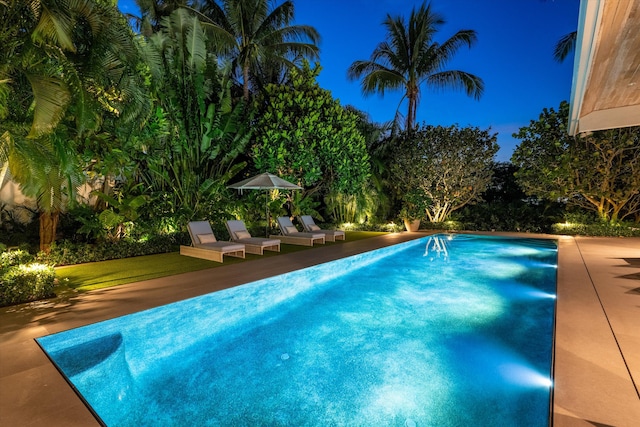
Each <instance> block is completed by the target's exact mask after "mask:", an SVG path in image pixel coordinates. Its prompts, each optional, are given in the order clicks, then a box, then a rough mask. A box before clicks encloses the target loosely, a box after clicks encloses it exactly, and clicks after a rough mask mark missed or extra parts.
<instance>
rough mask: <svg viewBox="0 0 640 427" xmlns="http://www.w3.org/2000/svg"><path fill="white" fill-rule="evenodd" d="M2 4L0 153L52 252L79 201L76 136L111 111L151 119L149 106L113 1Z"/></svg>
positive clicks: (130, 43) (130, 42)
mask: <svg viewBox="0 0 640 427" xmlns="http://www.w3.org/2000/svg"><path fill="white" fill-rule="evenodd" d="M2 6H3V7H1V8H0V21H2V22H1V23H0V25H1V26H2V31H0V64H1V65H0V118H2V119H3V120H2V121H0V133H1V134H2V138H1V139H0V151H1V152H2V157H4V158H6V159H7V160H8V164H9V166H10V168H11V172H12V175H13V177H14V178H15V179H16V181H17V182H18V183H19V184H20V185H21V187H22V189H23V190H24V192H25V194H29V195H32V196H34V197H35V198H36V200H37V201H38V208H39V209H40V213H41V215H40V225H41V227H40V229H41V235H40V246H41V248H42V249H44V250H46V249H47V248H48V246H49V244H50V243H51V242H52V241H53V239H55V235H56V224H57V221H56V218H57V215H59V213H60V212H61V211H62V210H63V209H64V207H65V204H66V203H68V202H70V201H72V200H73V198H74V196H73V191H74V188H73V187H74V185H76V183H77V179H76V178H78V174H79V172H80V170H81V169H80V165H79V162H78V161H77V152H75V150H76V149H77V147H78V142H79V141H81V140H83V139H84V138H86V137H87V136H89V135H91V134H92V133H95V132H97V131H98V129H99V128H100V127H101V124H102V122H103V120H104V117H105V115H112V116H117V117H118V118H119V119H120V120H121V121H131V120H133V119H134V118H140V117H143V116H144V115H145V113H146V112H147V111H148V110H149V108H148V107H149V102H148V99H147V98H146V97H145V96H144V95H145V94H144V90H143V85H142V79H141V78H140V76H139V75H138V74H137V72H136V66H137V65H138V62H137V61H138V55H137V53H138V51H137V47H136V44H135V43H134V38H133V34H132V32H131V31H130V28H129V26H128V24H127V22H126V19H125V18H124V16H122V14H120V12H118V10H117V9H116V8H114V7H113V4H112V3H110V2H107V1H104V0H29V1H21V0H13V1H9V2H7V3H4V4H3V5H2ZM61 123H64V125H62V124H61ZM26 124H29V125H30V131H29V132H28V134H27V132H26V131H25V129H26V128H25V126H24V125H26ZM74 167H75V168H77V171H75V172H74V171H73V170H72V169H73V168H74ZM27 172H29V173H27ZM76 172H77V173H76ZM71 177H73V178H74V179H70V178H71ZM63 195H64V197H63Z"/></svg>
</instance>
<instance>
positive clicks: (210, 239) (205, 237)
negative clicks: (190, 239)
mask: <svg viewBox="0 0 640 427" xmlns="http://www.w3.org/2000/svg"><path fill="white" fill-rule="evenodd" d="M198 240H199V241H200V243H201V244H205V243H215V242H216V236H214V235H213V234H198Z"/></svg>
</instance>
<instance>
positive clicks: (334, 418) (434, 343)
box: [38, 235, 557, 426]
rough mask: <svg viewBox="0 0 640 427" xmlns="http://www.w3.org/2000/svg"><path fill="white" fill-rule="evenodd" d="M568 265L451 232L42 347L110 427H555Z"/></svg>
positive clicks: (526, 245)
mask: <svg viewBox="0 0 640 427" xmlns="http://www.w3.org/2000/svg"><path fill="white" fill-rule="evenodd" d="M556 265H557V246H556V242H555V241H549V240H537V239H508V238H493V237H484V236H471V235H436V236H430V237H425V238H423V239H419V240H414V241H411V242H407V243H403V244H399V245H395V246H392V247H388V248H384V249H380V250H377V251H372V252H368V253H365V254H361V255H357V256H354V257H350V258H345V259H342V260H338V261H334V262H331V263H327V264H322V265H318V266H315V267H312V268H308V269H304V270H299V271H296V272H292V273H289V274H285V275H281V276H276V277H273V278H269V279H265V280H261V281H258V282H253V283H249V284H246V285H242V286H238V287H235V288H231V289H227V290H224V291H220V292H215V293H212V294H208V295H204V296H201V297H197V298H193V299H190V300H186V301H181V302H177V303H174V304H169V305H166V306H162V307H158V308H154V309H151V310H147V311H143V312H139V313H135V314H131V315H128V316H123V317H119V318H116V319H111V320H108V321H105V322H100V323H96V324H92V325H88V326H85V327H82V328H77V329H73V330H69V331H65V332H61V333H58V334H54V335H49V336H46V337H42V338H39V339H38V342H39V344H40V346H41V347H42V348H43V349H44V350H45V351H46V353H47V354H48V355H49V357H50V358H51V360H52V361H53V362H54V363H55V364H56V365H57V366H58V368H59V369H60V370H61V372H62V373H63V374H64V375H65V376H66V377H67V379H68V380H69V382H70V383H71V384H72V385H73V386H74V387H75V388H76V390H77V391H78V393H79V394H80V395H81V396H82V397H83V399H85V401H86V402H87V403H88V405H90V407H91V408H92V410H93V411H94V413H95V414H96V415H97V416H98V417H99V418H100V419H101V420H102V421H103V422H104V423H105V424H107V425H109V426H141V425H153V426H158V425H163V426H164V425H175V426H185V425H189V426H192V425H193V426H195V425H198V426H257V425H265V426H266V425H269V426H316V425H322V426H325V425H335V426H436V425H437V426H461V425H465V426H466V425H526V426H546V425H548V423H549V405H550V391H551V380H550V372H551V365H552V342H553V319H554V307H555V299H554V294H555V286H556Z"/></svg>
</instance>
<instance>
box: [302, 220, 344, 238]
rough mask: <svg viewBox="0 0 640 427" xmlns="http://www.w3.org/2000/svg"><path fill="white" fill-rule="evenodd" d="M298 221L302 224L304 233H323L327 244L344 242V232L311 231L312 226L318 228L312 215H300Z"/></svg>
mask: <svg viewBox="0 0 640 427" xmlns="http://www.w3.org/2000/svg"><path fill="white" fill-rule="evenodd" d="M298 221H299V222H300V224H302V227H303V228H304V231H306V232H308V233H323V234H324V237H325V239H326V240H327V242H335V241H336V240H344V239H345V232H344V231H342V230H323V229H320V228H318V230H311V229H310V227H311V226H314V225H315V226H316V227H317V225H316V223H315V221H314V220H313V217H312V216H311V215H300V216H299V217H298Z"/></svg>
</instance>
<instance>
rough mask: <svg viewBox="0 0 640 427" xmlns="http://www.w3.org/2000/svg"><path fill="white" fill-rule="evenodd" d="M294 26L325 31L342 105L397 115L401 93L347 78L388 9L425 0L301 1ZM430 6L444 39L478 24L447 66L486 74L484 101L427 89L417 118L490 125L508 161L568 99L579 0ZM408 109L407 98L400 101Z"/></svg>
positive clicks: (482, 0) (324, 54) (380, 35)
mask: <svg viewBox="0 0 640 427" xmlns="http://www.w3.org/2000/svg"><path fill="white" fill-rule="evenodd" d="M277 3H278V4H279V3H281V1H278V2H277ZM134 4H135V3H134V2H133V0H119V5H120V9H121V10H122V11H123V12H129V13H134V14H136V15H137V12H136V9H135V6H134ZM294 4H295V9H296V11H295V24H305V25H311V26H313V27H315V28H316V29H317V30H318V32H319V33H320V35H321V37H322V41H321V43H320V49H321V52H320V64H321V66H322V71H321V73H320V76H319V78H318V81H319V83H320V86H321V87H323V88H324V89H328V90H330V91H331V93H332V94H333V96H334V97H335V98H337V99H339V100H340V102H341V104H342V105H353V106H355V107H356V108H358V109H359V110H362V111H365V112H367V113H368V114H369V115H370V117H371V119H372V120H373V121H375V122H379V123H383V122H387V121H389V120H392V119H393V117H394V114H395V111H396V109H397V108H398V104H399V102H400V100H401V98H402V95H403V93H402V92H400V91H398V92H396V93H394V92H388V93H386V94H385V96H384V98H381V97H380V96H378V95H371V96H368V97H364V96H363V95H362V92H361V90H360V82H359V81H349V80H348V79H347V68H348V67H349V65H351V63H352V62H354V61H356V60H360V59H369V56H370V55H371V52H373V50H374V49H375V47H376V46H377V45H378V43H380V42H382V41H383V40H385V35H386V33H385V28H384V27H383V26H382V21H383V20H384V19H385V17H386V15H387V14H391V15H392V16H398V15H401V16H404V17H406V18H408V16H409V14H410V13H411V9H412V8H413V7H414V6H416V7H419V6H420V5H421V4H422V1H414V0H295V2H294ZM431 4H432V8H433V10H435V11H436V12H438V13H440V14H441V15H443V17H444V18H445V20H446V24H445V25H443V26H442V27H441V28H440V31H439V32H438V34H437V35H436V36H435V40H436V41H438V42H443V41H445V40H446V39H447V38H449V37H450V36H452V35H453V34H454V33H455V32H456V31H458V30H462V29H472V30H475V31H476V32H477V35H478V41H477V43H476V44H475V46H473V47H472V48H471V49H467V48H461V49H460V50H459V51H458V54H457V55H456V57H455V58H454V60H453V61H451V62H450V63H449V65H448V66H447V68H448V69H459V70H462V71H466V72H470V73H473V74H475V75H477V76H479V77H481V78H482V79H483V80H484V83H485V92H484V95H483V96H482V98H481V99H480V100H479V101H476V100H474V99H473V98H471V97H467V96H466V95H465V94H464V93H462V92H460V91H453V90H446V91H434V90H431V89H428V88H426V87H423V88H422V91H421V101H420V104H419V106H418V113H417V119H418V122H420V123H422V122H426V123H428V124H433V125H438V124H440V125H451V124H454V123H458V124H459V125H461V126H467V125H471V126H478V127H480V128H481V129H487V128H489V127H491V130H492V132H493V133H498V144H499V145H500V151H499V152H498V155H497V160H499V161H508V160H509V159H510V157H511V154H512V153H513V149H514V148H515V146H516V145H517V144H518V143H519V141H518V140H516V139H514V138H512V137H511V134H512V133H514V132H517V130H518V129H519V128H520V127H522V126H527V125H528V124H529V121H530V120H535V119H537V118H538V115H539V114H540V112H541V111H542V109H543V108H545V107H547V108H548V107H553V108H555V109H557V107H558V106H559V105H560V102H561V101H563V100H567V101H568V100H569V96H570V94H571V76H572V71H573V56H570V57H568V58H567V59H566V60H565V61H564V62H563V63H562V64H560V63H557V62H555V61H554V59H553V48H554V47H555V44H556V43H557V41H558V40H559V39H560V38H561V37H562V36H564V35H565V34H567V33H569V32H571V31H575V30H576V29H577V25H578V10H579V6H580V2H579V0H432V1H431ZM400 108H401V110H400V111H401V113H402V114H404V115H406V103H405V104H403V105H402V106H401V107H400Z"/></svg>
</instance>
